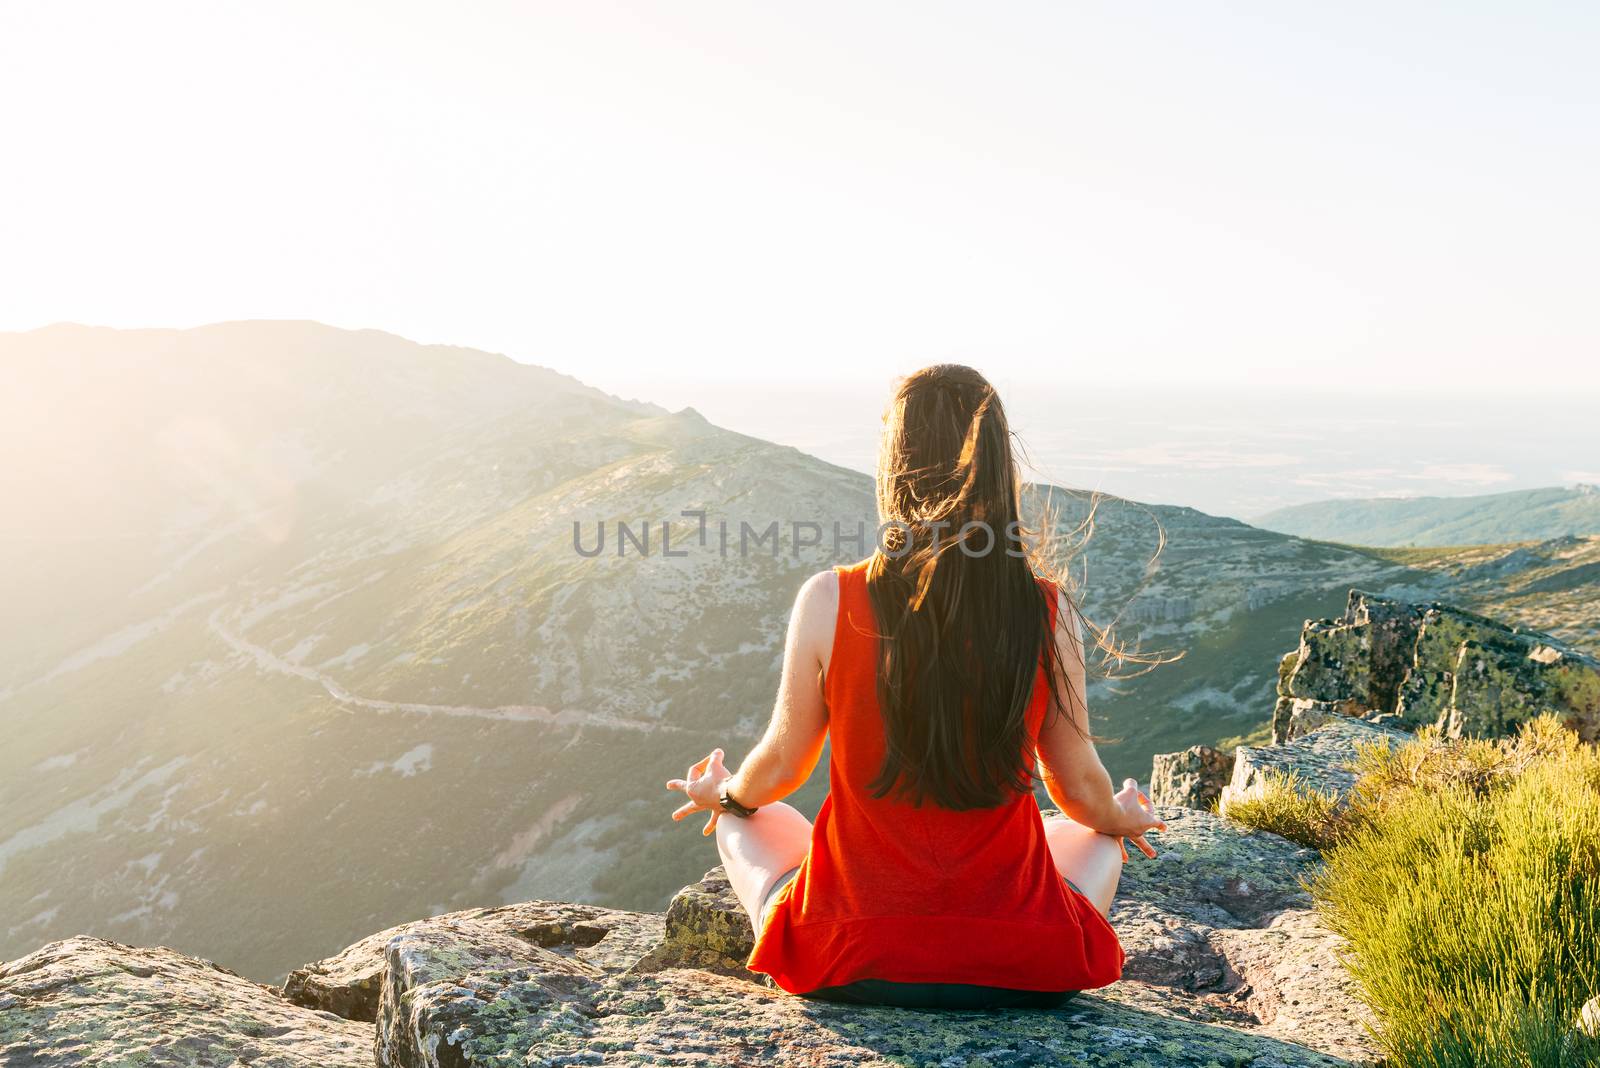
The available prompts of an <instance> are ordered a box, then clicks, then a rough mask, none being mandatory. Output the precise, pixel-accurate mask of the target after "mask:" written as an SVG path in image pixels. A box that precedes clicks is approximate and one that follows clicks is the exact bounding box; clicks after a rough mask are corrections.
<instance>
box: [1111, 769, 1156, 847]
mask: <svg viewBox="0 0 1600 1068" xmlns="http://www.w3.org/2000/svg"><path fill="white" fill-rule="evenodd" d="M1116 799H1117V804H1118V805H1119V806H1121V808H1122V814H1123V816H1124V817H1125V818H1126V823H1125V824H1124V825H1123V826H1122V827H1120V828H1118V835H1117V845H1118V846H1120V847H1121V849H1122V862H1123V863H1124V864H1126V863H1127V862H1128V841H1129V840H1130V839H1132V841H1133V844H1134V845H1136V846H1138V847H1139V852H1141V853H1143V854H1144V855H1145V856H1147V857H1151V858H1152V859H1153V858H1154V857H1155V855H1156V851H1155V849H1154V848H1152V847H1151V845H1150V843H1149V842H1146V841H1145V840H1144V836H1145V835H1146V834H1147V833H1149V832H1150V831H1164V830H1166V829H1167V825H1166V823H1165V821H1163V820H1162V819H1161V817H1160V816H1157V815H1156V808H1155V806H1154V805H1152V804H1151V803H1150V799H1149V798H1148V797H1146V796H1145V795H1144V794H1143V793H1142V792H1141V791H1140V790H1139V784H1138V782H1136V781H1135V780H1133V779H1124V780H1122V789H1120V790H1118V791H1117V793H1116Z"/></svg>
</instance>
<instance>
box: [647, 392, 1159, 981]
mask: <svg viewBox="0 0 1600 1068" xmlns="http://www.w3.org/2000/svg"><path fill="white" fill-rule="evenodd" d="M877 490H878V507H879V512H880V518H881V519H882V520H883V521H884V523H885V524H886V525H889V524H892V525H889V526H887V532H888V536H886V537H885V539H884V541H885V542H886V543H887V544H885V545H881V546H879V548H878V550H877V551H876V552H875V553H874V554H873V555H872V556H871V557H870V558H868V559H867V560H864V561H862V562H860V563H858V564H854V565H852V566H849V567H840V568H835V569H834V570H832V571H827V572H823V573H822V574H819V575H816V576H814V577H812V578H811V579H810V580H809V581H807V582H806V584H805V586H804V587H803V588H802V589H801V591H800V595H799V597H798V599H797V600H796V603H795V607H794V614H793V617H792V619H791V621H790V625H789V634H788V640H787V643H786V646H785V651H784V659H783V678H782V682H781V684H780V687H779V692H778V700H777V706H776V708H775V710H774V711H773V714H772V720H771V723H770V724H769V725H768V727H767V730H766V733H765V735H764V736H763V737H762V739H761V741H760V742H759V743H758V744H757V745H756V747H755V749H754V750H752V751H751V753H750V755H749V757H748V758H746V760H745V761H744V763H743V764H741V765H740V767H739V769H738V770H737V771H735V772H732V773H731V774H730V773H729V772H728V770H727V769H726V768H725V767H724V766H723V755H722V751H721V750H720V749H718V750H715V751H713V752H712V753H711V754H710V755H709V756H707V757H706V758H704V759H703V760H700V761H699V762H698V763H696V764H695V765H694V766H693V767H692V768H690V769H689V773H688V775H687V776H686V777H685V778H683V779H674V780H672V781H671V782H669V783H668V784H667V786H668V788H669V789H673V790H681V791H683V792H684V793H686V794H687V795H688V798H689V799H688V802H687V803H686V804H684V805H683V806H682V807H680V808H679V809H678V810H677V811H676V812H674V813H673V818H674V819H683V818H684V817H686V816H689V815H691V814H693V813H695V812H700V811H708V812H709V813H710V819H709V820H708V822H707V824H706V833H708V834H709V833H712V832H713V831H714V832H715V834H716V837H717V849H718V851H719V852H720V853H721V855H722V861H723V864H724V866H725V867H726V869H727V873H728V878H729V880H730V882H731V883H732V885H733V889H734V892H735V893H736V894H738V896H739V900H740V902H741V903H743V905H744V907H745V909H746V910H747V911H748V912H749V914H750V919H751V922H752V923H753V924H754V927H755V932H756V942H755V949H754V951H753V952H752V953H751V955H750V960H749V962H748V963H749V966H750V968H751V969H752V970H755V971H759V972H765V973H767V974H769V975H770V976H771V977H772V979H773V981H774V982H775V983H776V984H777V985H778V986H779V987H781V988H783V989H784V990H787V991H790V992H792V993H796V994H805V995H808V996H811V997H815V998H823V999H827V1000H833V1001H848V1002H861V1003H878V1004H890V1005H911V1006H926V1007H951V1008H956V1007H960V1008H977V1007H1053V1006H1055V1005H1059V1004H1060V1003H1061V1002H1062V1001H1064V1000H1065V998H1066V997H1067V996H1068V995H1069V994H1070V993H1071V992H1073V991H1077V990H1086V989H1090V988H1093V987H1099V986H1104V985H1106V984H1107V983H1111V982H1114V981H1115V980H1116V979H1117V978H1118V977H1119V976H1120V975H1121V973H1122V961H1123V957H1122V948H1121V946H1120V945H1119V944H1118V942H1117V936H1116V934H1115V933H1114V932H1113V931H1112V929H1111V925H1110V924H1109V923H1108V922H1107V919H1106V916H1107V914H1108V912H1109V910H1110V908H1111V900H1112V897H1113V895H1114V894H1115V893H1116V889H1117V881H1118V878H1119V877H1120V875H1121V872H1122V864H1123V863H1124V861H1126V859H1127V852H1126V850H1125V848H1124V846H1123V840H1124V839H1132V840H1133V842H1134V843H1135V844H1136V845H1137V846H1138V848H1140V849H1141V850H1143V851H1144V852H1145V853H1146V854H1148V855H1149V856H1152V857H1153V856H1155V851H1154V850H1153V849H1151V848H1150V846H1149V845H1148V844H1147V843H1146V842H1145V841H1144V838H1143V836H1144V834H1145V833H1146V832H1148V831H1152V830H1164V829H1165V826H1164V825H1163V824H1162V823H1161V821H1160V820H1159V819H1158V818H1157V817H1156V815H1155V814H1154V811H1153V810H1152V809H1151V807H1150V805H1149V802H1148V801H1147V800H1146V799H1145V798H1144V797H1143V795H1141V794H1140V793H1139V791H1138V787H1137V785H1136V784H1135V783H1134V782H1133V781H1132V780H1131V779H1130V780H1128V781H1127V782H1126V783H1125V784H1124V786H1123V788H1122V790H1121V791H1119V792H1113V789H1112V785H1111V780H1110V777H1109V776H1108V775H1107V774H1106V770H1105V767H1104V766H1103V765H1102V764H1101V762H1100V758H1099V756H1098V755H1097V754H1096V753H1095V749H1094V745H1093V742H1092V741H1091V738H1090V733H1089V726H1088V713H1087V710H1086V708H1085V705H1084V654H1083V640H1082V629H1081V627H1080V626H1079V623H1078V618H1077V614H1076V612H1075V610H1074V608H1073V605H1072V603H1071V601H1070V600H1069V599H1068V597H1067V596H1066V594H1065V592H1064V591H1062V590H1061V589H1060V588H1059V587H1058V586H1057V585H1055V584H1054V583H1052V582H1050V581H1047V580H1046V579H1043V578H1041V577H1040V576H1039V575H1038V574H1037V573H1036V569H1035V564H1034V562H1033V561H1032V558H1031V556H1030V555H1029V553H1028V552H1027V551H1026V550H1025V549H1024V548H1022V547H1021V545H1020V541H1019V540H1017V532H1018V531H1020V529H1021V527H1020V523H1019V515H1018V511H1019V476H1018V474H1017V469H1016V464H1015V461H1014V459H1013V456H1012V452H1011V440H1010V431H1009V430H1008V429H1007V426H1006V420H1005V415H1004V412H1003V411H1002V409H1001V406H1000V401H999V398H998V397H997V396H996V395H995V392H994V390H993V389H992V388H991V387H990V385H989V383H988V382H987V381H985V380H984V378H983V377H982V376H981V375H979V374H978V373H977V372H976V371H973V370H971V369H970V368H965V367H956V366H949V365H941V366H937V367H930V368H927V369H925V370H923V371H919V372H918V373H916V374H914V375H912V376H911V377H910V378H908V379H906V380H905V381H904V382H903V383H902V384H901V385H900V387H899V388H898V390H897V391H896V394H895V397H894V400H893V402H892V404H891V407H890V410H889V414H888V416H887V419H886V429H885V434H884V439H883V445H882V450H881V453H880V457H879V464H878V481H877ZM985 531H987V533H985ZM895 535H898V537H895ZM829 739H831V742H832V747H831V755H830V760H829V766H828V782H829V790H828V796H827V798H826V799H825V800H824V801H823V803H822V808H821V810H820V811H819V812H818V813H817V822H816V825H815V826H812V824H811V823H810V822H809V821H807V820H806V818H805V817H804V816H803V815H801V814H800V813H799V812H798V811H796V810H795V809H794V808H791V807H790V806H788V805H786V804H783V803H782V799H783V798H784V797H786V796H788V795H789V794H791V793H792V792H794V791H795V790H796V789H798V788H799V787H800V786H801V785H802V784H804V783H805V781H806V779H807V777H808V776H809V775H810V774H811V771H812V769H813V768H815V766H816V764H817V761H818V760H819V759H820V757H821V754H822V750H823V743H824V741H825V740H829ZM1036 775H1037V776H1038V777H1039V778H1042V779H1043V781H1044V786H1045V789H1046V791H1047V792H1048V793H1049V795H1050V797H1051V799H1052V800H1054V801H1055V803H1056V804H1057V805H1058V806H1059V807H1060V809H1061V811H1062V812H1063V813H1065V814H1066V818H1051V819H1048V820H1047V819H1044V818H1043V817H1042V816H1041V814H1040V810H1039V806H1038V804H1037V802H1036V801H1035V800H1034V796H1033V782H1034V779H1035V776H1036Z"/></svg>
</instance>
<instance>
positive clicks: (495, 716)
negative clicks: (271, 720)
mask: <svg viewBox="0 0 1600 1068" xmlns="http://www.w3.org/2000/svg"><path fill="white" fill-rule="evenodd" d="M221 616H222V609H220V608H219V609H216V610H215V611H213V612H212V613H211V615H210V616H209V617H208V618H207V620H206V625H207V626H208V627H210V629H211V631H212V633H214V634H216V635H217V637H219V638H221V639H222V640H223V641H224V642H226V643H227V644H228V646H229V647H230V648H232V649H233V650H234V651H235V652H237V653H239V654H241V655H243V656H247V657H249V658H250V659H252V660H254V661H255V662H256V666H257V667H259V668H262V669H263V670H266V671H272V672H275V673H277V674H280V675H293V676H295V677H296V678H301V679H305V680H306V681H307V682H312V683H315V684H317V685H318V686H321V687H322V688H323V689H324V690H326V691H327V693H328V696H329V697H332V698H333V699H334V700H335V701H337V702H339V703H340V704H342V705H348V706H350V707H353V708H361V709H366V710H367V711H370V712H404V713H411V714H413V715H424V716H456V717H462V718H468V719H488V720H501V721H509V722H515V723H541V724H546V725H549V726H554V727H609V728H611V729H612V730H624V731H644V732H645V733H649V734H655V733H661V732H668V731H677V730H680V729H681V728H678V727H675V726H672V725H671V724H667V723H659V722H656V721H655V720H645V719H629V718H627V717H625V716H611V715H606V714H604V713H600V712H582V711H576V710H573V709H562V710H560V711H556V710H554V709H550V708H545V707H543V706H542V705H498V706H495V707H490V708H484V707H480V706H478V705H433V704H425V703H423V702H420V701H388V700H384V699H382V698H378V697H363V696H361V695H360V694H358V693H352V692H350V691H349V690H348V689H346V688H345V687H344V686H342V685H340V684H339V682H337V681H336V680H334V679H332V678H330V677H328V676H327V675H325V674H323V673H322V672H320V671H317V670H315V669H314V668H309V667H303V666H302V665H300V664H291V663H290V662H289V661H287V660H285V659H283V658H282V657H281V656H278V655H277V654H276V653H274V652H273V651H272V650H270V649H265V648H263V647H261V646H259V645H257V644H255V643H254V642H252V641H250V640H249V639H248V638H246V637H245V636H244V635H242V634H239V633H237V632H236V631H234V630H232V629H231V628H229V626H228V625H227V624H226V623H224V622H223V621H222V618H221Z"/></svg>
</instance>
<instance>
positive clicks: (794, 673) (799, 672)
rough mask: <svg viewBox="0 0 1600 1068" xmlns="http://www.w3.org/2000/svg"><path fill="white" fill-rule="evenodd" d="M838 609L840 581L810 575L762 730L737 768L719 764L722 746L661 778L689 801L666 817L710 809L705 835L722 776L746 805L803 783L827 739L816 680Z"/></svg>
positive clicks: (792, 620)
mask: <svg viewBox="0 0 1600 1068" xmlns="http://www.w3.org/2000/svg"><path fill="white" fill-rule="evenodd" d="M838 610H839V579H838V576H837V575H836V574H834V573H833V572H832V571H823V572H821V573H819V574H816V575H813V576H812V577H811V578H810V579H808V580H807V581H806V584H805V585H804V586H802V587H801V588H800V594H799V596H797V597H796V598H795V603H794V611H793V613H792V614H791V615H790V617H789V633H788V636H787V638H786V640H785V641H784V648H783V676H782V678H781V680H780V681H779V683H778V700H777V704H776V705H775V706H774V708H773V710H772V719H771V720H770V721H769V722H768V723H767V729H766V733H764V734H763V735H762V736H761V740H760V741H759V742H757V743H756V746H755V748H754V749H752V750H750V755H749V756H747V757H745V759H744V763H742V764H740V765H739V770H738V771H735V772H733V773H731V774H730V773H729V772H728V771H727V769H725V768H723V766H722V750H720V749H717V750H714V751H713V752H712V753H711V755H710V756H708V757H706V758H705V759H704V760H701V761H700V762H698V763H696V764H695V765H694V767H693V768H691V769H690V770H689V776H688V778H685V779H673V780H671V781H670V782H668V783H667V789H669V790H682V791H684V792H685V793H686V794H688V795H689V800H688V802H687V803H686V804H684V805H682V806H681V807H679V808H678V810H677V811H676V812H674V813H673V814H672V818H673V819H675V820H681V819H683V818H684V817H686V816H690V815H693V814H694V813H696V812H699V811H702V810H709V811H710V812H711V819H710V820H708V821H707V823H706V827H705V833H706V834H710V833H711V831H712V829H713V828H715V827H716V824H717V817H718V816H720V815H721V813H722V810H721V808H720V807H719V801H718V796H717V795H718V792H719V789H720V788H721V786H722V781H723V780H724V779H727V780H728V794H729V795H730V796H731V797H733V798H734V800H736V801H738V802H739V803H740V804H742V805H746V806H748V807H750V808H760V807H761V806H762V805H770V804H772V803H773V802H774V801H781V800H783V799H784V798H785V797H788V796H789V795H790V794H792V793H794V792H795V791H796V790H798V789H799V788H800V787H801V786H803V785H805V781H806V779H808V778H810V777H811V772H812V770H813V769H814V768H816V766H817V761H818V759H820V758H821V756H822V745H823V742H824V741H825V740H826V739H827V737H828V709H827V705H826V704H825V703H824V701H823V697H822V680H823V671H824V668H825V667H826V665H827V658H828V654H829V651H830V649H831V648H832V645H833V627H834V618H835V616H837V614H838Z"/></svg>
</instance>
